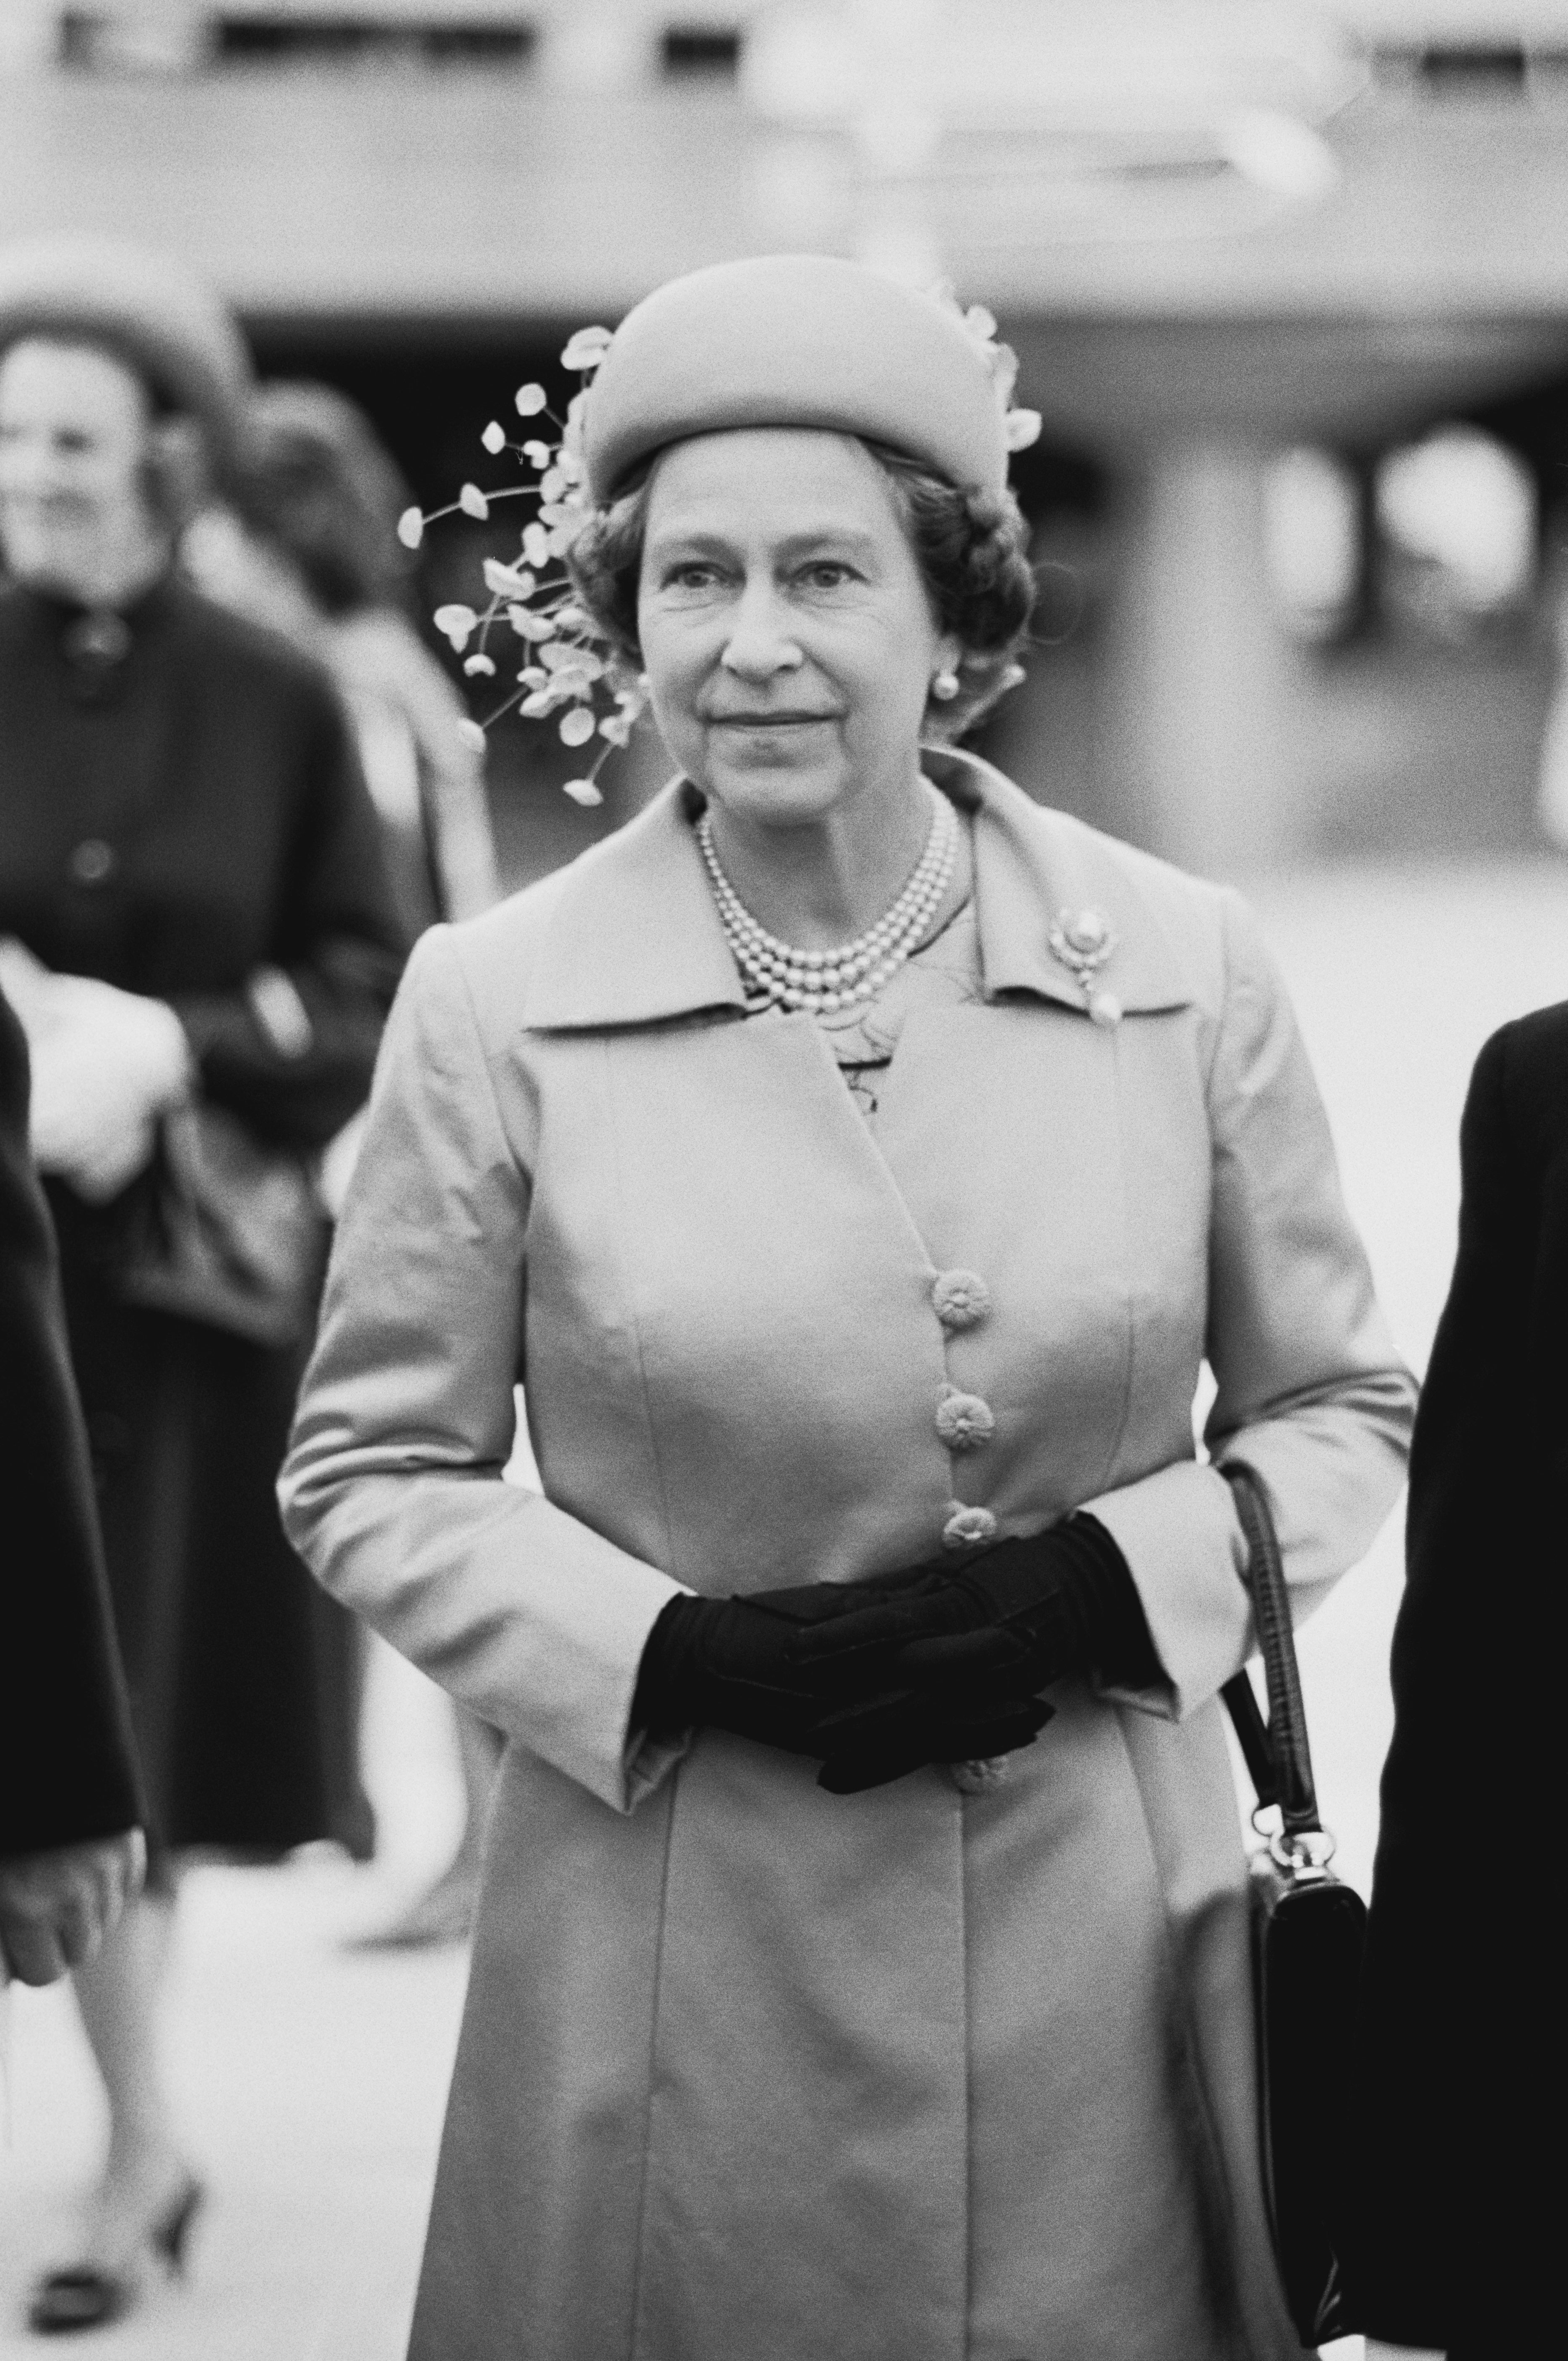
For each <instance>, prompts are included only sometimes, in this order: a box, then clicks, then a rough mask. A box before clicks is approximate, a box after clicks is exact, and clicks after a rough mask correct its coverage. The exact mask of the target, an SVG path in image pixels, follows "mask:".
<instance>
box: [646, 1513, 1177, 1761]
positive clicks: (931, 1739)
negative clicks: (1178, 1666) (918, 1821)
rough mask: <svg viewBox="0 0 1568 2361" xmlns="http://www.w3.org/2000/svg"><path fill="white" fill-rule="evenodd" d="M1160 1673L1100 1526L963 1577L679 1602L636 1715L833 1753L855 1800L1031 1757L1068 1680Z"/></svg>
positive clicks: (948, 1564)
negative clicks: (897, 1782)
mask: <svg viewBox="0 0 1568 2361" xmlns="http://www.w3.org/2000/svg"><path fill="white" fill-rule="evenodd" d="M1158 1671H1159V1666H1158V1662H1157V1658H1156V1656H1155V1653H1154V1648H1153V1645H1152V1642H1150V1639H1149V1635H1148V1627H1147V1625H1146V1622H1145V1620H1144V1615H1143V1609H1142V1607H1141V1606H1140V1604H1139V1602H1138V1595H1137V1591H1136V1588H1135V1586H1134V1583H1133V1579H1132V1576H1131V1575H1130V1574H1129V1573H1128V1571H1127V1566H1126V1561H1125V1560H1124V1557H1123V1555H1122V1553H1121V1551H1120V1550H1119V1549H1118V1548H1117V1546H1116V1544H1115V1543H1114V1542H1113V1540H1112V1538H1111V1536H1110V1534H1109V1533H1108V1532H1106V1531H1105V1528H1104V1527H1103V1526H1102V1525H1101V1524H1100V1523H1098V1522H1097V1521H1096V1520H1095V1519H1094V1518H1092V1517H1086V1516H1083V1515H1079V1516H1076V1517H1072V1518H1069V1519H1068V1520H1067V1521H1065V1522H1064V1523H1062V1524H1060V1525H1056V1526H1053V1527H1052V1528H1051V1529H1050V1530H1049V1531H1048V1532H1043V1533H1038V1534H1035V1535H1033V1536H1032V1537H1031V1538H1030V1539H1028V1540H1026V1541H1011V1542H1003V1543H999V1544H998V1545H997V1546H996V1547H995V1548H994V1549H990V1550H986V1551H984V1552H981V1553H979V1554H975V1555H973V1556H970V1557H967V1558H965V1559H964V1560H962V1561H961V1562H959V1563H957V1564H955V1563H954V1561H953V1560H951V1559H950V1558H944V1559H940V1560H938V1561H935V1562H933V1563H932V1564H929V1565H920V1566H916V1567H914V1568H912V1569H910V1570H908V1571H906V1572H904V1573H901V1574H895V1575H880V1576H872V1578H871V1579H870V1580H867V1581H864V1582H850V1583H811V1584H806V1585H805V1586H803V1587H799V1588H795V1589H788V1590H773V1591H761V1592H757V1593H754V1594H753V1595H752V1596H751V1597H750V1598H727V1599H716V1598H674V1599H672V1600H671V1601H670V1603H669V1605H668V1606H667V1607H666V1608H665V1609H664V1610H663V1614H662V1615H661V1616H660V1617H659V1620H658V1621H657V1622H656V1623H655V1624H654V1626H653V1629H652V1632H651V1633H650V1634H649V1638H648V1642H647V1646H646V1648H645V1649H644V1652H643V1657H642V1664H641V1670H640V1673H639V1676H638V1685H637V1694H636V1698H635V1700H634V1703H633V1708H632V1723H633V1726H634V1727H635V1728H638V1729H641V1730H647V1731H648V1732H649V1733H650V1734H651V1735H652V1736H655V1737H662V1736H669V1735H673V1734H674V1732H675V1731H677V1730H685V1729H690V1728H693V1727H698V1726H704V1725H706V1726H707V1727H709V1728H712V1729H718V1730H732V1731H734V1732H735V1733H736V1734H737V1735H738V1736H740V1737H742V1738H750V1739H753V1740H756V1741H759V1742H760V1743H761V1744H762V1745H766V1746H777V1747H781V1748H782V1749H784V1751H785V1752H788V1753H792V1754H806V1755H812V1756H815V1757H817V1760H819V1761H820V1762H821V1763H822V1766H823V1767H822V1770H821V1772H820V1773H818V1783H819V1784H821V1785H822V1786H824V1787H827V1788H828V1789H830V1790H831V1791H832V1792H834V1793H836V1794H839V1795H848V1794H853V1793H856V1792H858V1791H859V1790H860V1789H861V1788H866V1787H875V1786H881V1785H883V1784H885V1783H886V1782H887V1781H889V1780H892V1779H899V1778H902V1777H903V1776H904V1775H905V1773H906V1772H909V1771H915V1770H918V1769H920V1768H921V1767H922V1766H923V1765H925V1764H927V1763H961V1762H968V1761H972V1760H976V1759H980V1758H984V1757H987V1756H995V1755H1000V1754H1008V1753H1011V1752H1014V1750H1015V1749H1016V1748H1018V1747H1021V1746H1027V1745H1028V1744H1030V1743H1031V1741H1033V1740H1034V1739H1035V1738H1036V1736H1037V1735H1038V1733H1039V1731H1040V1730H1042V1729H1043V1728H1044V1727H1045V1724H1046V1723H1047V1720H1048V1719H1050V1714H1051V1708H1050V1707H1049V1706H1048V1705H1047V1704H1046V1703H1045V1702H1044V1700H1043V1698H1042V1697H1041V1696H1040V1692H1041V1690H1042V1689H1045V1688H1047V1687H1048V1686H1050V1684H1051V1683H1052V1682H1053V1681H1057V1680H1060V1679H1063V1678H1064V1677H1066V1676H1068V1675H1071V1674H1080V1673H1093V1674H1095V1675H1097V1676H1098V1677H1099V1678H1101V1679H1102V1680H1105V1681H1118V1682H1125V1683H1128V1684H1130V1685H1138V1684H1140V1683H1143V1682H1146V1681H1148V1680H1152V1679H1156V1678H1157V1677H1158Z"/></svg>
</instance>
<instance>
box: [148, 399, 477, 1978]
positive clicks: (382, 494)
mask: <svg viewBox="0 0 1568 2361" xmlns="http://www.w3.org/2000/svg"><path fill="white" fill-rule="evenodd" d="M227 489H228V501H227V504H226V505H220V504H218V503H215V502H214V504H213V505H211V506H209V507H208V508H206V509H204V510H203V512H202V513H201V515H199V516H197V517H195V518H194V519H193V520H192V522H191V524H190V526H189V527H188V529H187V531H186V533H185V535H184V539H183V542H182V544H181V561H182V564H183V566H184V568H185V570H186V572H187V573H188V574H189V575H190V577H191V578H192V580H193V581H194V582H195V583H196V585H197V586H198V588H201V589H203V590H204V591H205V592H206V593H207V594H208V596H209V597H211V598H217V599H220V600H222V601H223V602H224V603H225V605H230V606H233V607H234V608H235V609H237V611H238V612H240V613H241V614H247V615H249V616H251V617H252V618H253V619H254V620H256V621H258V622H260V623H264V624H267V625H269V626H270V627H271V628H272V629H274V630H276V631H281V632H283V633H284V634H285V636H287V637H288V638H291V639H293V640H295V641H297V642H299V644H300V645H301V646H302V647H303V648H305V649H306V650H307V651H309V652H310V653H313V654H314V655H316V656H318V657H319V658H320V659H321V661H322V662H323V664H325V665H326V667H327V669H328V670H329V672H330V673H331V674H332V676H333V678H334V681H335V682H336V684H337V686H338V690H339V692H340V694H341V696H342V697H343V701H344V705H345V709H346V711H347V713H348V716H349V719H350V721H351V723H352V725H353V729H354V735H355V740H356V744H357V746H358V749H359V759H360V763H361V765H362V767H363V769H364V773H365V779H366V784H367V786H368V787H369V789H370V794H371V797H372V799H373V801H374V803H375V806H376V810H377V814H378V818H379V819H380V821H381V825H382V828H383V829H384V831H385V836H386V851H387V863H388V868H389V873H390V876H391V879H392V883H393V886H394V889H395V891H396V893H397V896H398V905H399V909H400V915H401V917H402V918H403V922H404V924H405V926H406V927H407V928H408V930H409V932H410V934H411V935H417V934H420V933H422V931H423V929H424V928H426V927H428V926H431V925H433V923H434V922H435V921H436V920H437V919H459V918H468V917H474V916H475V915H476V914H477V912H478V911H480V910H484V909H488V907H489V906H490V904H491V903H492V902H494V901H496V900H497V899H498V898H499V894H500V883H499V875H498V873H497V868H496V854H495V843H494V840H493V838H492V835H491V831H490V816H489V806H488V801H487V798H486V794H485V770H484V758H483V756H482V754H479V753H477V752H475V750H474V749H472V748H471V747H469V746H468V745H466V743H465V741H464V740H463V737H462V736H461V734H460V733H459V730H458V726H457V725H458V723H459V721H460V720H461V719H463V717H464V715H465V714H466V710H467V708H466V706H465V704H464V702H463V700H462V698H461V697H459V696H458V694H457V691H456V690H455V687H454V686H453V685H452V682H451V680H450V679H449V677H448V675H446V674H445V673H444V671H443V669H442V667H441V665H440V664H438V662H437V661H436V659H435V657H434V656H433V654H432V653H431V652H430V650H429V648H428V647H427V646H426V645H425V643H424V642H423V641H422V639H421V638H420V636H419V633H418V632H417V631H416V630H415V629H414V626H413V622H412V620H411V611H410V609H411V599H410V584H409V576H410V572H411V561H410V558H409V555H408V553H407V551H406V550H405V549H404V548H403V546H402V544H401V543H400V541H399V539H398V533H397V525H398V519H399V517H400V515H401V514H402V513H403V511H404V510H405V509H406V508H407V507H408V505H409V495H408V489H407V487H406V485H405V484H404V483H403V482H402V480H401V478H400V475H399V473H398V470H397V467H395V465H394V464H393V462H392V460H391V459H390V458H389V456H388V454H387V452H386V451H385V450H384V449H383V448H382V446H381V445H380V443H379V442H378V440H377V436H376V433H375V430H374V428H373V427H372V425H371V423H370V422H369V420H368V419H367V417H366V415H365V413H364V412H363V411H362V410H360V409H359V408H358V407H357V405H356V403H354V402H352V401H348V400H347V399H346V397H345V395H343V394H341V393H337V392H335V391H334V390H333V388H332V387H330V386H325V385H312V384H296V383H291V382H289V381H286V380H281V379H280V380H274V381H272V382H271V383H269V384H264V385H261V386H258V387H257V388H256V389H255V390H254V391H253V393H252V394H251V396H250V398H249V401H248V402H247V408H246V416H245V433H244V437H243V445H242V449H241V452H240V455H239V456H238V458H237V459H236V464H235V466H234V467H233V469H232V470H231V471H230V475H229V479H228V486H227ZM362 1129H363V1126H362V1122H361V1119H360V1118H359V1117H358V1116H356V1117H355V1118H354V1119H353V1120H352V1121H351V1122H350V1123H349V1124H348V1125H347V1126H345V1129H344V1131H343V1132H342V1133H341V1134H340V1135H339V1137H338V1138H337V1139H336V1140H334V1142H333V1144H332V1145H331V1147H329V1148H328V1149H327V1151H326V1155H325V1158H324V1159H323V1184H324V1189H325V1192H326V1195H327V1198H328V1202H329V1203H330V1204H331V1206H332V1207H333V1209H334V1211H335V1210H336V1207H337V1205H338V1204H340V1203H341V1202H342V1198H343V1192H344V1191H345V1188H346V1186H347V1181H348V1175H349V1173H350V1171H351V1170H352V1168H353V1163H354V1159H355V1156H356V1153H357V1149H358V1145H359V1140H360V1137H361V1133H362ZM372 1644H374V1643H372ZM372 1662H373V1666H374V1659H373V1660H372ZM453 1724H454V1730H455V1741H456V1747H457V1758H458V1763H459V1765H460V1768H461V1773H462V1780H463V1794H464V1806H463V1833H462V1835H461V1837H460V1839H459V1841H458V1845H457V1850H456V1852H455V1854H454V1856H453V1859H452V1861H451V1862H450V1863H449V1864H448V1866H447V1867H446V1869H445V1870H444V1871H443V1872H442V1873H441V1875H440V1876H439V1877H438V1878H437V1879H436V1881H435V1883H433V1885H431V1886H430V1887H429V1888H428V1889H427V1890H426V1891H424V1892H423V1893H422V1894H418V1895H416V1896H415V1897H414V1899H413V1900H412V1901H411V1903H409V1905H407V1906H406V1907H405V1908H403V1909H401V1910H400V1911H399V1912H398V1913H397V1915H396V1916H394V1917H393V1918H392V1919H391V1920H389V1922H388V1923H387V1924H386V1925H385V1926H383V1927H380V1928H378V1929H377V1930H375V1931H374V1932H372V1933H371V1934H369V1935H368V1936H367V1938H365V1939H366V1940H367V1941H369V1942H371V1943H389V1944H394V1945H396V1944H420V1943H442V1942H454V1941H457V1940H459V1939H460V1938H462V1937H463V1936H465V1935H466V1934H467V1932H468V1927H469V1923H470V1920H471V1917H472V1914H473V1905H474V1897H475V1894H476V1893H477V1883H478V1871H479V1852H480V1847H481V1844H482V1841H483V1837H484V1828H485V1816H486V1812H487V1810H488V1803H489V1796H490V1790H491V1787H492V1785H493V1784H494V1780H495V1772H496V1764H497V1762H498V1760H499V1740H498V1738H497V1737H496V1735H495V1733H494V1732H493V1731H492V1730H490V1729H489V1728H488V1725H486V1724H485V1723H483V1722H480V1721H477V1720H476V1719H474V1718H473V1716H471V1715H468V1714H465V1713H462V1712H461V1711H459V1710H457V1709H456V1708H454V1714H453Z"/></svg>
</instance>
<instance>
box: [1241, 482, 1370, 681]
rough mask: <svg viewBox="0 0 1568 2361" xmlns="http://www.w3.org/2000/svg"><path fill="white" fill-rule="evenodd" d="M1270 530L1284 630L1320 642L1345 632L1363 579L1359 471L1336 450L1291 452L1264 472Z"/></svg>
mask: <svg viewBox="0 0 1568 2361" xmlns="http://www.w3.org/2000/svg"><path fill="white" fill-rule="evenodd" d="M1264 537H1265V550H1266V562H1267V566H1268V577H1269V581H1270V584H1271V586H1272V588H1273V591H1274V596H1275V599H1276V601H1277V605H1278V609H1279V612H1280V616H1281V619H1282V620H1283V622H1284V624H1285V628H1286V630H1287V631H1289V632H1290V634H1291V636H1292V637H1293V638H1296V639H1299V640H1305V641H1308V642H1310V643H1312V644H1314V645H1321V644H1322V643H1323V642H1327V641H1330V640H1333V639H1338V638H1340V637H1341V636H1342V635H1343V633H1344V632H1345V631H1346V630H1347V629H1348V628H1349V627H1350V625H1351V623H1352V621H1353V620H1354V616H1355V610H1356V606H1357V601H1358V599H1359V597H1360V592H1361V583H1362V571H1363V557H1362V511H1361V497H1360V491H1359V488H1358V486H1357V483H1356V478H1355V475H1354V470H1353V469H1352V468H1351V467H1349V466H1348V465H1347V463H1346V462H1345V461H1344V460H1343V459H1342V458H1340V457H1338V456H1336V455H1335V454H1334V453H1333V452H1332V451H1320V450H1314V449H1310V448H1307V447H1303V448H1301V449H1299V450H1296V451H1287V452H1286V453H1285V454H1284V455H1283V456H1282V457H1280V458H1278V459H1277V460H1275V462H1274V463H1273V465H1272V466H1271V467H1269V469H1268V471H1267V474H1266V477H1265V478H1264Z"/></svg>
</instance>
